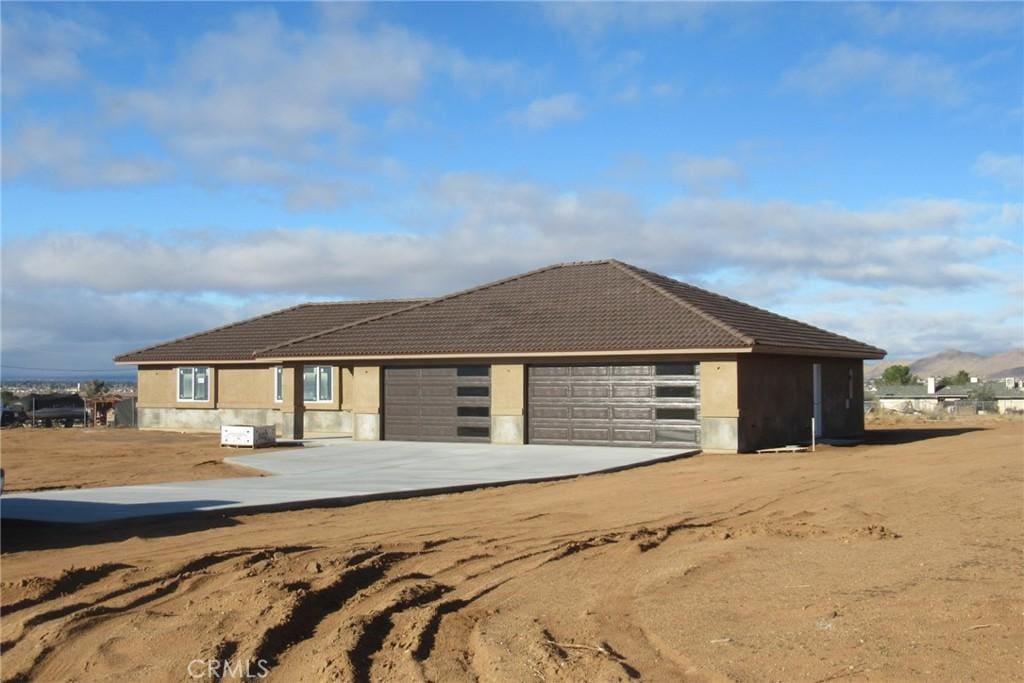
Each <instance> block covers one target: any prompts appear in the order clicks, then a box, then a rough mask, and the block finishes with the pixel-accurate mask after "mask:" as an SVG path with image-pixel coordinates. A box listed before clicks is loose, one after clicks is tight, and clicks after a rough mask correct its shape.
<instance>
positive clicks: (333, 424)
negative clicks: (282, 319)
mask: <svg viewBox="0 0 1024 683" xmlns="http://www.w3.org/2000/svg"><path fill="white" fill-rule="evenodd" d="M293 415H294V414H293V413H283V412H281V411H280V410H274V409H268V408H216V409H212V410H204V409H189V408H143V407H141V406H140V407H139V429H171V430H177V431H188V432H219V431H220V427H221V425H225V424H243V425H244V424H251V425H274V427H275V428H276V432H277V435H278V436H283V435H284V434H287V433H288V431H287V430H286V427H288V426H289V423H290V420H292V419H293ZM303 428H304V431H305V433H306V434H307V435H308V434H311V433H312V434H335V435H340V436H347V435H351V434H352V413H351V412H349V411H337V412H333V413H328V412H325V411H318V412H307V413H305V415H304V416H303Z"/></svg>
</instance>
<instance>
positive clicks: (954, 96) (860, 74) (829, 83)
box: [783, 44, 966, 105]
mask: <svg viewBox="0 0 1024 683" xmlns="http://www.w3.org/2000/svg"><path fill="white" fill-rule="evenodd" d="M783 84H784V85H786V86H788V87H791V88H798V89H801V90H807V91H809V92H812V93H814V94H817V95H828V94H832V93H836V92H840V91H843V90H848V89H855V88H872V87H880V88H881V89H882V90H883V91H884V92H885V93H886V94H887V95H889V96H892V97H923V98H927V99H931V100H935V101H936V102H940V103H942V104H947V105H953V104H959V103H962V102H963V101H964V100H965V99H966V87H965V85H964V83H963V79H962V77H961V75H960V73H959V72H958V71H957V69H956V68H955V67H953V66H952V65H950V64H947V63H945V62H943V61H942V60H940V59H938V58H936V57H932V56H930V55H924V54H906V55H901V54H895V53H892V52H889V51H886V50H883V49H879V48H865V47H855V46H852V45H847V44H840V45H836V46H835V47H833V48H832V49H831V50H829V51H827V52H825V53H824V54H818V55H814V56H813V57H812V58H811V59H809V60H808V61H807V63H805V64H804V65H803V66H799V67H796V68H793V69H790V70H789V71H788V72H786V74H785V75H784V76H783Z"/></svg>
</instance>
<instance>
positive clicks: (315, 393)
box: [302, 365, 334, 402]
mask: <svg viewBox="0 0 1024 683" xmlns="http://www.w3.org/2000/svg"><path fill="white" fill-rule="evenodd" d="M333 397H334V387H332V386H331V366H329V365H307V366H305V367H303V368H302V398H303V400H306V401H310V402H324V401H330V400H332V399H333Z"/></svg>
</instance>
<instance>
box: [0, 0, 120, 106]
mask: <svg viewBox="0 0 1024 683" xmlns="http://www.w3.org/2000/svg"><path fill="white" fill-rule="evenodd" d="M0 26H2V44H3V51H2V55H3V65H4V74H3V93H4V95H5V96H9V97H11V96H19V95H22V94H24V93H25V92H28V91H29V90H33V89H37V88H44V87H55V86H69V85H74V84H76V83H79V82H80V81H81V80H82V79H83V78H84V76H85V69H84V68H83V66H82V60H81V56H80V55H81V53H82V52H83V51H85V50H87V49H90V48H95V47H97V46H100V45H102V44H103V43H104V42H105V39H104V37H103V34H102V33H101V32H100V31H98V30H96V29H95V28H93V27H92V26H90V25H89V24H87V23H85V22H83V21H80V20H78V19H75V18H71V17H67V16H65V17H57V16H54V15H53V14H51V13H49V12H47V11H45V10H42V9H38V8H31V9H30V8H28V7H27V6H24V5H19V4H18V3H8V4H7V5H5V7H4V12H3V22H2V25H0Z"/></svg>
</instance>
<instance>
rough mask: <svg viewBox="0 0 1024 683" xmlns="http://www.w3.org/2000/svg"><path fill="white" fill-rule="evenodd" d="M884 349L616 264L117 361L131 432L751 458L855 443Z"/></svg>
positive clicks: (256, 325) (304, 314) (284, 317)
mask: <svg viewBox="0 0 1024 683" xmlns="http://www.w3.org/2000/svg"><path fill="white" fill-rule="evenodd" d="M884 355H885V351H883V350H882V349H879V348H876V347H874V346H870V345H868V344H864V343H862V342H859V341H855V340H853V339H849V338H847V337H843V336H840V335H838V334H834V333H832V332H827V331H825V330H822V329H820V328H817V327H812V326H811V325H807V324H804V323H801V322H798V321H796V320H792V319H789V318H785V317H783V316H780V315H776V314H774V313H771V312H769V311H765V310H762V309H759V308H755V307H753V306H750V305H747V304H744V303H741V302H739V301H736V300H734V299H730V298H728V297H724V296H721V295H719V294H714V293H712V292H709V291H706V290H703V289H700V288H697V287H694V286H692V285H688V284H685V283H682V282H679V281H677V280H673V279H671V278H668V277H665V276H662V275H658V274H657V273H652V272H650V271H646V270H642V269H640V268H637V267H635V266H631V265H628V264H625V263H621V262H619V261H611V260H609V261H592V262H586V263H570V264H561V265H555V266H550V267H547V268H541V269H539V270H535V271H533V272H530V273H526V274H523V275H518V276H516V277H511V278H507V279H505V280H501V281H498V282H493V283H490V284H485V285H481V286H479V287H474V288H472V289H468V290H465V291H462V292H457V293H454V294H449V295H446V296H442V297H439V298H435V299H422V300H408V301H371V302H358V301H355V302H339V303H329V304H306V305H303V306H296V307H293V308H289V309H285V310H283V311H278V312H276V313H271V314H268V315H264V316H260V317H258V318H253V319H250V320H245V321H242V322H239V323H235V324H233V325H228V326H225V327H221V328H217V329H214V330H210V331H207V332H201V333H199V334H194V335H191V336H188V337H184V338H182V339H178V340H174V341H170V342H166V343H164V344H158V345H156V346H152V347H149V348H146V349H141V350H138V351H133V352H131V353H126V354H124V355H122V356H119V357H117V358H116V359H115V360H116V361H117V362H118V363H122V364H134V365H137V366H138V368H139V395H138V398H139V402H138V424H139V426H140V427H142V428H156V429H161V428H162V429H196V430H215V429H218V428H219V426H220V425H221V424H222V423H227V424H232V423H242V424H274V425H277V428H278V430H279V432H280V433H281V434H282V435H283V436H285V437H289V438H297V437H301V436H302V435H303V434H304V433H314V432H320V433H335V434H349V435H352V436H353V438H355V439H363V440H377V439H389V440H417V441H476V442H483V443H488V442H490V443H504V444H522V443H544V444H585V445H630V446H667V447H676V446H678V447H684V448H694V447H699V448H703V449H705V450H722V451H732V452H735V451H750V450H754V449H757V448H762V447H770V446H778V445H783V444H789V443H796V442H801V441H808V440H809V439H810V436H811V433H810V430H811V420H812V418H814V420H815V424H816V428H817V432H818V436H819V437H826V438H827V437H849V436H856V435H858V434H860V433H861V432H862V431H863V428H864V414H863V410H862V409H861V406H862V405H863V360H864V359H869V358H874V359H877V358H882V357H883V356H884Z"/></svg>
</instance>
